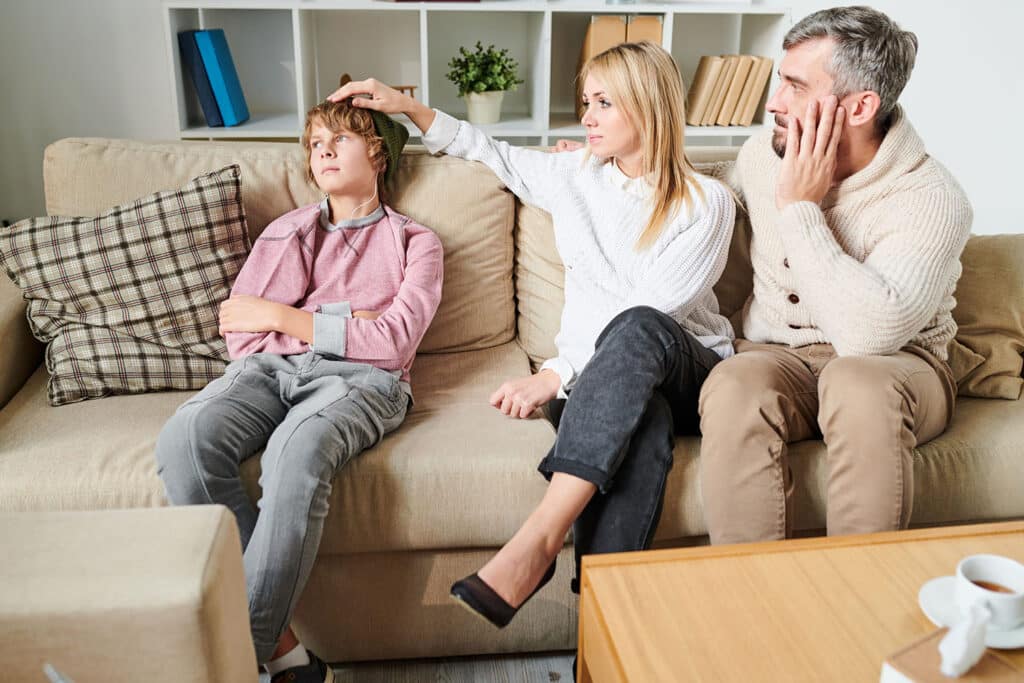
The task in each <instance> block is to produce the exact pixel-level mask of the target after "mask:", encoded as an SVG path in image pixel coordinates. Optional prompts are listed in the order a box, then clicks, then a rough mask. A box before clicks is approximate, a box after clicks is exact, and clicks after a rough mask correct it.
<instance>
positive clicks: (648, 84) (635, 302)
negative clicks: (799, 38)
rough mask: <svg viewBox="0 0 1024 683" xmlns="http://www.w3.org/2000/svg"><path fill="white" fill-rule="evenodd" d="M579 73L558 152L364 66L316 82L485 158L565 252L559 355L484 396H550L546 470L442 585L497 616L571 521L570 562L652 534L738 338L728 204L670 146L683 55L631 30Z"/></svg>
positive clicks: (539, 399) (497, 620) (548, 566)
mask: <svg viewBox="0 0 1024 683" xmlns="http://www.w3.org/2000/svg"><path fill="white" fill-rule="evenodd" d="M581 78H583V81H584V87H583V104H584V106H585V113H584V115H583V118H582V123H583V126H584V128H585V129H586V133H587V143H588V144H587V145H586V147H585V148H584V149H580V150H578V151H572V152H565V153H560V154H552V153H547V152H541V151H536V150H527V149H522V148H516V147H512V146H509V145H508V144H507V143H504V142H499V141H495V140H493V139H491V138H489V137H488V136H487V135H485V134H484V133H482V132H481V131H479V130H477V129H476V128H474V127H473V126H471V125H469V124H468V123H466V122H464V121H458V120H456V119H454V118H452V117H450V116H448V115H447V114H444V113H442V112H439V111H436V110H431V109H429V108H427V107H426V106H424V105H423V104H421V103H419V102H417V101H415V100H413V99H412V98H410V97H408V96H406V95H402V94H400V93H398V92H396V91H395V90H393V89H391V88H389V87H387V86H385V85H383V84H381V83H379V82H378V81H376V80H374V79H370V80H366V81H353V82H351V83H349V84H347V85H345V86H344V87H342V88H341V89H339V90H337V91H336V92H335V93H333V94H332V95H331V96H330V97H329V99H331V100H335V101H337V100H343V99H346V98H349V97H353V96H355V95H363V97H355V98H354V99H353V100H352V102H353V104H354V105H356V106H359V107H366V108H369V109H376V110H378V111H383V112H386V113H405V114H407V115H408V116H409V118H410V119H412V121H413V123H414V124H415V125H416V126H417V127H418V128H419V129H420V130H421V131H423V144H424V145H425V146H426V147H427V148H428V149H429V150H430V151H431V152H432V153H437V152H438V151H444V152H445V153H447V154H450V155H453V156H458V157H462V158H465V159H472V160H476V161H481V162H483V163H484V164H486V165H487V166H488V167H490V168H491V170H492V171H494V173H495V174H497V176H498V177H499V178H500V179H501V180H502V181H503V182H504V183H505V184H506V185H507V187H508V188H509V189H510V190H511V191H512V192H514V193H515V194H516V195H517V196H518V197H519V198H520V199H521V200H522V201H524V202H526V203H528V204H532V205H534V206H537V207H539V208H541V209H544V210H546V211H548V212H549V213H550V214H551V217H552V220H553V223H554V228H555V242H556V245H557V248H558V253H559V256H560V257H561V258H562V262H563V264H564V265H565V305H564V308H563V311H562V320H561V329H560V330H559V333H558V336H557V337H556V339H555V343H556V345H557V347H558V356H557V357H555V358H552V359H550V360H548V361H547V362H545V363H544V364H543V366H542V367H541V370H540V372H538V373H537V374H535V375H532V376H530V377H524V378H521V379H515V380H510V381H507V382H505V383H504V384H502V385H501V387H499V388H498V390H497V391H496V392H494V394H493V395H492V396H491V403H492V404H493V405H494V406H495V407H496V408H498V409H500V410H501V412H502V413H504V414H506V415H509V416H511V417H516V418H527V417H529V416H530V415H531V414H532V413H533V412H534V411H535V410H536V409H537V408H539V407H542V406H545V405H549V407H550V408H551V411H550V412H551V413H552V414H553V415H554V416H555V417H554V419H553V421H554V422H555V423H556V428H557V429H558V436H557V438H556V441H555V445H554V446H553V447H552V449H551V451H550V452H549V453H548V455H547V457H546V458H544V460H543V461H542V462H541V464H540V468H539V469H540V471H541V472H542V473H543V474H544V475H545V476H546V477H548V478H549V480H550V485H549V487H548V489H547V492H546V493H545V495H544V498H543V500H542V501H541V503H540V504H539V505H538V506H537V508H536V509H535V510H534V511H533V512H532V513H531V514H530V516H529V517H528V518H527V520H526V521H525V522H524V524H523V525H522V527H520V529H519V531H517V532H516V534H515V535H514V536H513V537H512V539H511V540H510V541H509V542H508V543H506V544H505V546H504V547H502V549H501V550H500V551H499V552H498V553H497V554H496V555H495V556H494V557H493V558H491V560H490V561H488V562H487V564H485V565H484V566H483V567H482V568H481V569H480V570H479V571H478V572H477V573H475V574H473V575H471V576H469V577H466V578H465V579H462V580H460V581H457V582H456V583H455V584H454V585H453V586H452V595H453V597H455V598H456V599H458V600H459V601H461V603H462V604H463V605H464V606H466V607H469V608H470V609H471V610H473V611H474V612H475V613H477V614H478V615H480V616H482V617H484V618H486V619H487V620H488V621H490V622H491V623H492V624H494V625H496V626H498V627H503V626H505V625H506V624H507V623H508V622H509V621H510V620H511V619H512V617H513V616H514V615H515V613H516V612H517V611H518V610H519V608H520V607H522V605H523V604H524V603H525V602H526V600H528V599H529V598H530V597H531V596H532V595H533V594H534V593H535V592H536V591H537V590H539V589H540V588H541V587H542V586H543V585H544V584H545V583H547V581H548V580H550V578H551V576H552V575H553V574H554V560H555V558H556V556H557V555H558V552H559V550H560V549H561V548H562V545H563V542H564V539H565V534H566V533H567V531H568V530H569V528H570V527H573V528H574V540H575V546H576V575H577V577H578V576H579V562H580V557H581V556H582V555H585V554H589V553H601V552H617V551H625V550H640V549H644V548H648V547H649V546H650V542H651V539H652V537H653V535H654V529H655V527H656V526H657V523H658V519H659V517H660V515H661V505H662V500H663V497H664V491H665V481H666V479H667V477H668V472H669V470H670V469H671V466H672V447H673V441H674V434H675V433H676V432H683V433H696V430H697V428H698V424H699V419H698V413H697V398H698V396H699V395H700V388H701V385H702V383H703V382H704V379H705V378H706V377H707V375H708V373H709V372H710V370H711V368H712V367H713V366H714V365H715V364H716V363H718V362H719V361H720V360H721V359H722V358H724V357H727V356H730V355H732V351H733V349H732V336H733V334H732V328H731V327H730V325H729V322H728V321H727V320H726V319H725V318H724V317H723V316H721V315H719V313H718V302H717V300H716V298H715V295H714V293H713V292H712V289H711V288H712V286H713V285H714V284H715V282H716V281H717V279H718V277H719V276H720V275H721V273H722V271H723V269H724V268H725V261H726V256H727V253H728V248H729V241H730V238H731V235H732V227H733V221H734V219H735V205H734V202H733V198H732V195H731V194H730V193H729V191H728V190H727V189H726V188H725V187H724V186H723V185H722V184H721V183H719V182H718V181H716V180H713V179H711V178H708V177H705V176H701V175H699V174H698V173H697V172H696V171H695V170H694V168H693V166H692V165H691V164H690V162H689V160H688V159H687V158H686V155H685V153H684V151H683V134H684V126H683V121H684V120H685V119H684V111H683V101H684V95H683V83H682V78H681V77H680V74H679V69H678V67H677V66H676V64H675V62H674V61H673V59H672V57H671V56H670V55H669V54H668V53H667V52H665V51H664V50H663V49H662V48H660V47H659V46H657V45H654V44H653V43H648V42H641V43H627V44H623V45H619V46H616V47H613V48H611V49H609V50H607V51H605V52H603V53H601V54H599V55H597V56H595V57H594V58H592V59H591V60H590V61H589V62H587V64H586V65H585V66H584V68H583V71H582V73H581ZM559 415H560V418H559ZM573 584H574V585H573V590H574V591H578V579H577V580H576V581H574V582H573Z"/></svg>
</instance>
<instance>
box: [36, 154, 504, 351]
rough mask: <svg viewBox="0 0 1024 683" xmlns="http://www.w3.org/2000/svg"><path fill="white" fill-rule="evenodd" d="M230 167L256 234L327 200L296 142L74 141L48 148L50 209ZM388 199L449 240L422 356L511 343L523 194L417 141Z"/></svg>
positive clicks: (98, 201) (106, 201) (107, 201)
mask: <svg viewBox="0 0 1024 683" xmlns="http://www.w3.org/2000/svg"><path fill="white" fill-rule="evenodd" d="M227 164H238V166H239V167H240V168H241V178H242V199H243V202H244V208H245V216H246V220H247V222H248V224H249V234H250V237H251V238H253V239H255V238H256V237H257V236H259V234H260V233H261V232H262V231H263V229H264V228H265V227H266V226H267V224H268V223H270V222H271V221H272V220H274V219H275V218H277V217H278V216H281V215H282V214H284V213H286V212H288V211H291V210H292V209H294V208H295V207H297V206H304V205H307V204H312V203H314V202H318V201H320V199H321V197H322V193H321V192H320V191H319V190H318V189H317V187H316V186H315V185H313V184H312V183H311V182H310V181H309V180H308V179H307V178H306V167H305V157H304V153H303V151H302V148H301V147H300V146H299V145H298V144H289V143H279V142H249V143H246V144H244V145H239V144H238V143H237V142H169V143H153V142H139V141H133V140H109V139H101V138H68V139H65V140H60V141H58V142H55V143H53V144H52V145H50V146H49V147H47V148H46V155H45V159H44V164H43V177H44V181H45V184H46V210H47V212H48V213H50V214H55V215H78V216H91V215H96V214H97V213H98V212H100V211H102V210H103V209H104V208H106V207H109V206H113V205H115V204H119V203H123V202H126V201H129V200H131V199H133V198H135V197H139V196H142V195H145V194H147V193H150V192H154V191H157V190H161V189H165V188H168V187H177V186H179V185H181V184H183V183H184V182H185V181H187V180H188V179H189V178H193V177H195V176H197V175H199V174H201V173H205V172H208V171H210V170H212V169H216V168H220V167H222V166H226V165H227ZM389 202H390V204H391V205H392V206H393V207H394V208H395V209H397V210H398V211H400V212H402V213H404V214H406V215H408V216H410V217H412V218H413V219H415V220H416V221H418V222H420V223H422V224H423V225H426V226H427V227H429V228H431V229H433V230H434V231H435V232H436V233H437V235H438V237H440V239H441V242H442V244H443V245H444V251H445V264H444V270H445V282H444V290H443V292H442V296H441V305H440V307H439V308H438V311H437V314H436V315H435V316H434V321H433V324H432V325H431V326H430V329H428V330H427V333H426V335H425V336H424V338H423V341H422V343H421V344H420V352H421V353H431V352H439V351H440V352H447V351H464V350H470V349H481V348H487V347H490V346H496V345H498V344H504V343H506V342H508V341H510V340H511V339H512V338H513V336H514V335H515V299H514V297H513V294H512V249H513V247H512V224H513V220H514V215H515V213H514V211H515V209H514V205H515V198H514V197H513V196H512V195H511V194H510V193H509V192H508V191H506V190H505V189H504V188H503V187H502V185H501V183H500V182H499V181H498V179H497V177H496V176H495V175H494V174H493V173H491V172H490V171H489V170H487V169H486V168H485V167H484V166H482V165H481V164H478V163H474V162H469V161H463V160H461V159H454V158H450V157H432V156H430V155H429V154H427V152H426V151H425V150H424V149H423V148H422V147H416V146H410V147H406V149H405V151H404V152H403V154H402V158H401V161H400V162H399V169H398V181H397V187H396V192H395V193H394V195H393V196H392V197H391V198H390V199H389Z"/></svg>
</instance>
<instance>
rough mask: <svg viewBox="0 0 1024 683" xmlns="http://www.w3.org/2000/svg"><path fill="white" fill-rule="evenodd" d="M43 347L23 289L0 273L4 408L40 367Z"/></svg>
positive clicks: (0, 372) (0, 367)
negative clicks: (27, 312) (28, 316)
mask: <svg viewBox="0 0 1024 683" xmlns="http://www.w3.org/2000/svg"><path fill="white" fill-rule="evenodd" d="M43 348H44V347H43V345H42V344H40V343H39V342H38V341H36V339H35V337H33V336H32V332H31V331H30V330H29V327H28V320H26V318H25V300H24V299H23V298H22V296H21V290H20V289H18V287H17V285H15V284H14V283H13V282H11V281H10V280H8V279H7V276H5V275H0V408H2V407H3V406H5V405H7V402H8V401H10V400H11V397H12V396H14V395H15V394H16V393H18V390H19V389H21V387H22V386H23V385H24V384H25V380H27V379H28V378H29V377H30V376H31V375H32V373H33V372H35V371H36V368H38V367H39V364H40V363H41V362H42V360H43Z"/></svg>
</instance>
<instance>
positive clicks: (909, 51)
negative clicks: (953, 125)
mask: <svg viewBox="0 0 1024 683" xmlns="http://www.w3.org/2000/svg"><path fill="white" fill-rule="evenodd" d="M816 38H832V39H833V40H834V41H835V50H834V51H833V53H832V64H831V66H830V72H831V74H830V75H831V76H832V79H833V86H832V92H833V94H835V95H837V96H839V97H843V96H845V95H848V94H849V93H851V92H856V91H858V90H873V91H874V92H876V93H878V97H879V99H880V100H881V104H880V105H879V108H878V115H877V117H876V121H877V122H878V125H879V126H880V127H883V128H884V127H887V126H888V124H889V121H890V119H891V117H892V113H893V111H895V109H896V101H897V100H898V99H899V96H900V93H901V92H903V88H904V87H905V86H906V85H907V81H908V80H909V79H910V72H911V71H913V70H914V58H915V57H916V56H917V36H915V35H914V34H913V33H911V32H910V31H904V30H902V29H900V27H899V26H897V25H896V22H894V21H893V20H892V19H890V18H889V17H888V16H886V15H885V14H883V13H881V12H879V11H878V10H876V9H873V8H871V7H864V6H857V7H833V8H831V9H824V10H820V11H818V12H814V13H813V14H810V15H808V16H806V17H804V18H803V19H801V20H800V21H799V22H798V23H797V24H796V25H795V26H793V28H791V29H790V30H789V32H788V33H786V37H785V38H784V39H783V41H782V49H783V50H788V49H789V48H791V47H793V46H795V45H799V44H800V43H803V42H805V41H808V40H813V39H816Z"/></svg>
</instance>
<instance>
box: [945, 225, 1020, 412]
mask: <svg viewBox="0 0 1024 683" xmlns="http://www.w3.org/2000/svg"><path fill="white" fill-rule="evenodd" d="M960 260H961V262H962V263H963V268H964V270H963V274H962V275H961V276H960V281H959V282H957V286H956V292H955V294H954V295H953V296H954V298H956V308H954V309H953V318H954V319H955V320H956V324H957V328H958V329H957V333H956V339H955V340H954V341H953V342H952V343H951V344H950V347H949V362H950V367H952V368H953V371H954V376H955V377H956V379H957V384H958V386H959V393H960V394H961V395H963V396H978V397H981V398H1009V399H1016V398H1020V396H1021V388H1022V387H1024V379H1022V378H1021V369H1022V367H1024V357H1022V354H1024V235H972V236H971V238H970V239H969V240H968V241H967V246H966V247H965V248H964V252H963V255H962V256H961V257H960Z"/></svg>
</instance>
